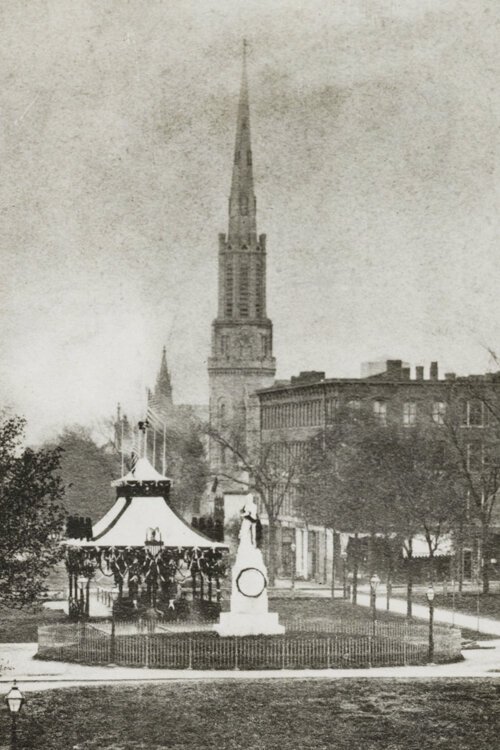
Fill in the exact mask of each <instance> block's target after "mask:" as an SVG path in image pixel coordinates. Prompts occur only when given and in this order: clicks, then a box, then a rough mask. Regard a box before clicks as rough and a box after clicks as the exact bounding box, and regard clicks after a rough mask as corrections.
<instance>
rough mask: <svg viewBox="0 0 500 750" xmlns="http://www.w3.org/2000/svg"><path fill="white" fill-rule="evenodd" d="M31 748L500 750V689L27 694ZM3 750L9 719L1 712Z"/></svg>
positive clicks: (217, 687) (371, 683) (415, 686)
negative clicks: (492, 749)
mask: <svg viewBox="0 0 500 750" xmlns="http://www.w3.org/2000/svg"><path fill="white" fill-rule="evenodd" d="M28 700H29V702H28V703H27V705H26V706H25V707H24V709H23V713H22V715H21V716H20V718H19V722H18V737H19V747H20V748H23V750H29V749H31V750H36V749H38V748H40V750H41V749H42V748H43V750H52V749H53V750H70V749H72V750H139V749H140V750H146V748H147V750H160V749H163V748H174V749H175V750H181V749H182V750H189V749H191V748H192V749H193V750H198V749H201V748H203V750H205V749H208V750H210V749H211V748H214V750H215V748H217V750H243V749H244V750H271V749H272V750H274V749H275V748H276V750H278V748H280V749H282V748H283V749H286V750H298V748H300V749H301V750H327V749H328V750H330V748H335V750H348V749H349V750H357V749H358V748H359V749H360V750H361V749H362V750H379V749H380V750H382V749H383V750H413V749H414V750H417V749H418V750H422V748H426V750H433V749H434V748H439V749H440V750H444V749H445V748H450V749H451V748H453V750H471V748H482V747H491V748H494V747H497V746H498V745H497V743H498V736H499V733H500V683H499V682H496V681H493V680H488V681H480V680H467V681H465V680H454V681H448V680H447V681H433V682H422V681H420V680H418V681H414V682H409V681H403V680H377V681H375V680H373V679H371V680H361V679H360V680H344V681H333V680H332V681H325V680H321V681H314V680H301V681H291V680H288V681H287V680H285V679H283V680H280V681H276V680H273V681H269V682H266V681H260V680H259V681H252V682H250V681H241V682H223V683H206V682H203V683H201V682H200V683H192V682H189V683H186V682H176V683H173V684H168V685H151V684H150V685H147V684H143V685H137V686H135V687H132V686H122V687H104V686H99V687H93V688H92V687H85V688H69V689H67V690H48V691H46V692H42V693H31V694H29V695H28ZM0 711H3V716H2V719H3V720H0V746H2V745H3V744H5V745H7V743H8V728H9V723H8V720H7V718H8V717H7V715H6V711H7V710H6V708H4V707H3V706H2V708H1V709H0Z"/></svg>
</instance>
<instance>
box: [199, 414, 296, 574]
mask: <svg viewBox="0 0 500 750" xmlns="http://www.w3.org/2000/svg"><path fill="white" fill-rule="evenodd" d="M207 429H208V434H209V437H210V439H211V440H212V441H213V442H214V443H215V444H217V445H219V446H220V447H222V448H223V450H224V452H225V454H226V456H227V457H228V458H227V460H226V462H225V465H224V466H223V467H222V469H221V470H220V471H219V472H218V473H217V476H218V477H219V478H222V479H226V480H229V481H230V482H231V483H233V484H235V485H236V486H239V487H241V488H242V489H244V490H245V491H248V492H254V493H255V494H256V495H257V500H258V503H259V504H260V508H261V512H262V511H263V515H264V516H265V517H264V521H265V520H267V527H268V540H267V552H268V576H269V583H270V585H271V586H274V583H275V580H276V574H277V569H278V564H277V563H278V549H277V543H276V542H277V539H276V535H277V528H278V523H279V517H280V515H281V513H282V511H283V508H284V505H285V501H286V500H287V498H289V496H290V493H291V492H293V488H294V487H295V485H296V481H297V479H298V476H299V467H300V461H301V459H300V456H299V455H297V453H296V451H295V450H294V448H293V447H292V446H291V445H290V444H288V443H268V444H262V445H256V446H254V447H253V448H252V447H248V446H247V444H246V443H245V441H244V440H242V439H241V437H240V435H241V431H240V430H238V429H237V427H236V428H235V429H234V430H227V431H226V432H225V433H222V432H219V431H217V430H215V429H213V428H210V427H208V428H207Z"/></svg>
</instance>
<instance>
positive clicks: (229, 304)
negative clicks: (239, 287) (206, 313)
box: [226, 263, 234, 318]
mask: <svg viewBox="0 0 500 750" xmlns="http://www.w3.org/2000/svg"><path fill="white" fill-rule="evenodd" d="M233 280H234V276H233V264H232V263H228V264H227V265H226V317H228V318H232V317H233Z"/></svg>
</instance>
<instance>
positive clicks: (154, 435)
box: [152, 426, 156, 469]
mask: <svg viewBox="0 0 500 750" xmlns="http://www.w3.org/2000/svg"><path fill="white" fill-rule="evenodd" d="M152 463H153V469H156V429H155V427H154V426H153V461H152Z"/></svg>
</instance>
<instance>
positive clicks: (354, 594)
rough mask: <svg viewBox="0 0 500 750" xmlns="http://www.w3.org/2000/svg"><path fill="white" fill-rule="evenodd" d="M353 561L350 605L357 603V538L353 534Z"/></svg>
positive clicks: (356, 535)
mask: <svg viewBox="0 0 500 750" xmlns="http://www.w3.org/2000/svg"><path fill="white" fill-rule="evenodd" d="M353 547H354V559H353V561H352V603H353V604H357V603H358V567H359V537H358V534H357V532H356V534H354V545H353Z"/></svg>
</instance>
